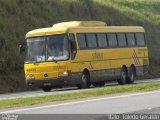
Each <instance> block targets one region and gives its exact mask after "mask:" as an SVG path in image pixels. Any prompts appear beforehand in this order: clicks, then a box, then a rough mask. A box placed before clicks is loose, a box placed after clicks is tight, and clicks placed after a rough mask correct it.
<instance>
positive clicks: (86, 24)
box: [26, 21, 144, 38]
mask: <svg viewBox="0 0 160 120" xmlns="http://www.w3.org/2000/svg"><path fill="white" fill-rule="evenodd" d="M66 32H81V33H83V32H84V33H86V32H144V29H143V27H139V26H106V23H105V22H101V21H71V22H62V23H58V24H55V25H53V27H49V28H41V29H36V30H32V31H30V32H28V33H27V34H26V38H29V37H38V36H47V35H54V34H64V33H66Z"/></svg>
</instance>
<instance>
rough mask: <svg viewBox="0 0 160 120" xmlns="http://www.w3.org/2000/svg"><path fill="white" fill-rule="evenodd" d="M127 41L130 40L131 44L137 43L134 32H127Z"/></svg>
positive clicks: (129, 43)
mask: <svg viewBox="0 0 160 120" xmlns="http://www.w3.org/2000/svg"><path fill="white" fill-rule="evenodd" d="M127 42H128V45H129V46H135V45H136V41H135V37H134V33H127Z"/></svg>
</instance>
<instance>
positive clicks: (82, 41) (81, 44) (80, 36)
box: [77, 34, 87, 49]
mask: <svg viewBox="0 0 160 120" xmlns="http://www.w3.org/2000/svg"><path fill="white" fill-rule="evenodd" d="M77 40H78V45H79V48H80V49H84V48H86V47H87V44H86V39H85V34H77Z"/></svg>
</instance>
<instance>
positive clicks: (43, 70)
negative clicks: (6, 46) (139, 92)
mask: <svg viewBox="0 0 160 120" xmlns="http://www.w3.org/2000/svg"><path fill="white" fill-rule="evenodd" d="M144 33H145V30H144V28H143V27H140V26H107V24H106V23H105V22H101V21H71V22H62V23H58V24H55V25H53V26H52V27H49V28H42V29H36V30H32V31H30V32H28V33H27V34H26V44H27V45H26V60H25V64H24V69H25V79H26V83H27V85H29V86H35V87H39V88H42V89H43V90H44V91H50V90H51V89H52V88H54V87H62V86H65V85H69V86H77V87H78V88H88V87H90V85H94V86H95V87H97V86H104V85H105V83H106V82H107V81H109V80H117V81H118V83H119V84H121V85H122V84H126V83H133V82H134V80H135V78H136V77H138V76H143V75H144V74H145V73H147V71H148V66H149V60H148V49H147V46H146V40H145V35H144Z"/></svg>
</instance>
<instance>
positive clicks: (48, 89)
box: [42, 86, 52, 92]
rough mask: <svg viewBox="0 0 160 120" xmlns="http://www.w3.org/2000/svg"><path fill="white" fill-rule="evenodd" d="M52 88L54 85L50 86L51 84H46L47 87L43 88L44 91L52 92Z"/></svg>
mask: <svg viewBox="0 0 160 120" xmlns="http://www.w3.org/2000/svg"><path fill="white" fill-rule="evenodd" d="M51 89H52V87H50V86H46V87H43V88H42V90H43V91H44V92H50V91H51Z"/></svg>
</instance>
